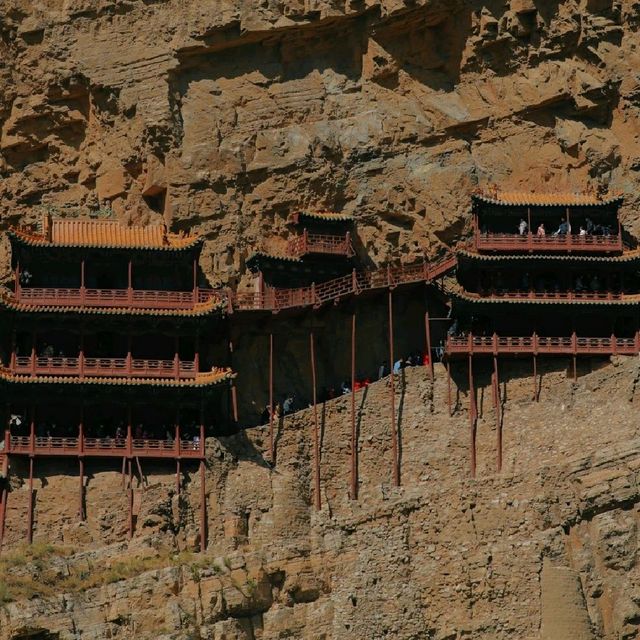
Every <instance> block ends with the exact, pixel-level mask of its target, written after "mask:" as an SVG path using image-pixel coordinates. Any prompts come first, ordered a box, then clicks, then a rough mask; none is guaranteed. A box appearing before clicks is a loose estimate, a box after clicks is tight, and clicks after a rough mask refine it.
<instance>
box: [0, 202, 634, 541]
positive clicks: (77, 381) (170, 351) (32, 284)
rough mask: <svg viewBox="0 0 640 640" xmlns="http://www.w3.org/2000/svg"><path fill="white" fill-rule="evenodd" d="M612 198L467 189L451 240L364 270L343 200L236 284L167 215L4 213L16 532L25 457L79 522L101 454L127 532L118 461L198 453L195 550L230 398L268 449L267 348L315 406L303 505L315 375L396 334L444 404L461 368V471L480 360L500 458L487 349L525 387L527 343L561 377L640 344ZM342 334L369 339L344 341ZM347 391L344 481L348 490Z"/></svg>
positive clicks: (1, 443)
mask: <svg viewBox="0 0 640 640" xmlns="http://www.w3.org/2000/svg"><path fill="white" fill-rule="evenodd" d="M620 204H621V199H620V198H618V197H611V198H601V197H597V196H595V195H593V194H581V195H574V194H552V195H541V194H521V193H504V192H499V191H497V190H493V191H491V192H488V193H477V194H474V195H473V196H472V203H471V209H472V210H471V219H472V223H473V224H472V234H471V236H470V237H469V238H468V239H467V240H465V241H464V242H461V243H459V244H458V246H456V247H452V248H450V249H449V250H448V251H446V252H444V253H443V255H441V256H440V258H439V259H438V260H435V261H427V260H426V259H423V260H420V261H418V262H416V263H413V264H404V265H396V266H391V265H384V266H382V267H379V268H376V269H367V268H363V267H362V261H363V260H366V255H365V254H364V248H363V247H362V246H359V245H358V243H357V236H356V233H355V229H354V226H355V225H354V221H353V220H352V218H351V216H349V215H346V214H339V213H324V212H320V213H316V212H303V213H299V214H296V215H294V216H292V217H291V219H290V220H289V224H290V232H291V233H290V239H288V240H283V239H280V240H278V239H274V242H273V243H268V245H267V246H266V248H262V249H260V251H257V252H256V253H255V254H254V255H252V256H250V258H249V259H248V260H247V268H248V269H249V270H250V271H251V272H252V273H253V274H254V277H253V284H252V286H251V287H249V288H247V289H245V290H238V291H232V290H226V289H217V290H214V289H212V288H211V287H209V285H208V283H207V280H206V278H205V276H204V274H203V273H201V271H200V269H199V255H200V251H201V248H202V242H203V239H202V238H201V237H199V236H197V235H187V234H173V233H170V232H169V231H168V230H167V229H166V227H165V226H163V225H151V226H147V227H134V226H124V225H121V224H120V223H118V222H116V221H111V220H95V219H56V218H51V217H49V216H46V217H45V218H44V219H43V221H42V223H41V224H40V225H39V226H38V228H12V229H11V230H10V231H9V232H8V237H9V241H10V244H11V252H12V253H11V261H12V268H13V272H14V277H13V282H12V284H11V285H10V286H9V287H6V288H4V289H0V362H1V364H0V400H1V401H2V403H3V405H4V408H5V427H4V430H0V472H1V473H0V477H2V476H3V477H4V478H6V477H7V472H8V467H9V463H10V461H11V460H12V459H15V458H23V459H24V460H25V463H26V464H25V474H26V467H27V466H28V473H29V494H28V495H29V496H30V505H29V510H28V514H29V521H28V522H27V523H26V524H25V528H26V538H27V539H28V540H31V539H32V536H33V507H34V505H33V501H34V491H33V477H34V466H36V465H38V463H39V462H40V461H42V460H44V459H53V458H55V459H60V458H65V459H66V460H73V461H74V465H75V464H77V465H78V467H77V468H78V472H79V486H78V517H79V518H81V519H84V518H85V517H86V505H85V488H86V477H87V474H86V469H85V465H86V464H87V463H88V462H90V459H95V458H101V459H103V460H104V459H112V460H113V461H114V462H115V464H116V465H117V468H118V469H121V471H122V475H123V480H124V481H125V483H126V486H127V490H128V491H129V535H130V536H132V535H133V533H134V527H135V517H136V506H135V500H134V492H133V487H132V476H133V475H134V474H136V473H138V474H139V475H140V476H142V475H143V474H142V469H141V468H142V466H143V465H144V464H145V461H146V460H156V461H158V460H159V461H162V460H164V461H166V462H168V463H170V464H172V465H175V470H176V491H177V492H179V491H180V490H181V485H182V472H181V469H182V468H183V467H184V468H185V469H186V468H187V465H191V466H192V467H193V466H195V468H196V469H199V473H200V477H201V492H202V495H201V498H202V500H201V513H200V529H201V538H200V539H201V549H205V548H206V545H207V532H206V499H205V491H206V489H205V458H206V447H205V441H206V438H207V437H208V436H217V435H221V434H225V433H229V432H230V431H234V430H236V429H238V428H242V427H247V426H253V425H254V424H256V423H255V420H257V419H258V418H257V416H256V418H255V420H254V421H253V422H250V420H249V419H248V418H247V412H246V410H245V409H246V408H247V407H249V408H250V407H254V408H253V409H251V411H254V412H255V410H256V409H257V410H258V411H262V410H263V409H264V408H265V404H264V403H265V402H266V403H267V409H268V411H267V414H266V415H267V418H266V419H267V420H268V423H269V424H268V428H269V432H268V434H269V441H268V442H269V452H268V459H269V461H270V462H271V464H275V463H276V456H275V449H274V447H275V446H276V441H277V438H276V439H274V431H275V425H274V413H275V406H276V404H277V402H278V399H279V398H278V397H277V396H278V395H279V394H282V393H283V390H282V389H278V388H277V382H276V381H275V378H276V374H277V373H278V372H277V369H278V360H279V362H280V364H279V366H280V367H283V366H285V365H286V363H287V362H292V361H294V362H296V363H299V362H304V366H302V367H301V368H300V372H301V374H300V375H296V376H294V377H295V378H296V383H299V384H300V385H301V386H300V389H296V390H294V391H295V392H296V393H299V394H300V397H301V398H303V403H302V405H301V406H306V405H307V404H309V405H311V406H312V407H313V409H314V410H313V411H312V412H311V418H310V420H311V421H312V424H311V429H312V443H313V446H312V461H311V464H312V476H313V485H314V486H313V495H314V503H315V506H316V508H318V509H319V508H320V507H321V503H320V495H321V492H320V484H321V470H320V465H321V455H320V450H321V445H320V436H319V434H320V424H319V418H318V413H319V412H318V411H317V405H318V404H320V403H321V402H323V401H324V400H325V399H326V398H323V394H322V393H321V389H322V388H323V387H325V385H340V382H341V380H342V381H346V384H347V387H349V388H350V390H354V389H357V388H358V386H357V385H356V382H357V380H358V372H359V371H361V367H363V368H365V369H366V372H365V373H366V377H369V376H371V379H372V380H375V379H376V378H377V376H376V374H375V373H374V370H373V369H374V367H375V372H377V371H378V367H379V365H380V363H381V362H382V361H383V360H386V361H387V363H390V364H393V363H395V362H396V360H397V358H398V357H401V358H404V357H406V356H407V354H408V353H409V349H412V353H413V356H415V353H416V349H417V350H418V359H419V360H420V361H421V362H423V363H424V364H428V365H429V374H430V376H431V377H432V378H433V376H434V367H433V362H434V360H438V359H441V360H442V362H443V364H444V365H445V369H446V371H447V374H448V389H449V393H448V402H449V413H450V414H451V413H452V387H453V381H454V380H455V381H456V382H457V383H458V385H459V386H461V387H467V384H468V387H467V388H468V390H469V394H468V397H469V422H470V434H471V435H470V467H471V472H472V474H475V437H476V435H475V434H476V423H477V419H478V409H477V402H476V391H477V390H476V381H475V374H476V373H477V372H478V370H479V368H482V369H483V370H485V371H491V378H492V389H493V400H494V405H495V407H496V417H497V418H496V419H497V433H498V446H497V451H498V460H497V469H498V470H500V469H501V465H502V428H503V424H502V415H501V413H502V412H501V406H502V402H501V400H500V385H499V381H500V366H499V365H500V364H501V359H503V358H505V357H510V358H511V357H517V358H520V359H522V358H526V359H527V360H530V362H531V366H532V372H533V379H534V383H535V386H534V389H532V398H533V399H535V400H537V399H538V380H539V376H538V360H539V358H540V357H543V356H544V357H556V358H557V357H560V358H564V359H565V360H566V361H567V362H568V363H569V371H570V372H571V371H572V372H573V376H574V378H575V377H576V376H577V368H576V361H577V359H578V358H582V357H585V358H591V357H594V356H595V357H600V358H602V357H608V356H612V355H617V354H621V355H636V354H639V353H640V334H639V328H640V269H639V267H640V250H639V249H638V248H637V247H636V243H635V241H634V240H633V238H632V237H631V236H629V235H628V234H626V233H625V231H624V229H623V228H622V226H621V224H620V221H619V218H618V209H619V206H620ZM335 307H340V308H339V309H335ZM279 325H281V330H280V331H278V326H279ZM326 327H329V328H328V329H326V330H325V329H323V328H326ZM294 330H295V331H296V332H297V337H295V338H294V336H293V335H292V332H293V331H294ZM323 331H325V333H326V335H324V334H323ZM358 332H363V335H364V337H362V336H361V337H360V340H361V341H363V342H364V340H365V338H366V343H367V344H366V349H365V348H362V347H363V344H362V343H361V346H360V347H359V348H356V345H357V343H358ZM274 336H275V340H274ZM336 336H341V338H340V342H341V344H339V345H337V344H335V341H336ZM372 336H373V337H372ZM342 342H344V344H342ZM378 343H380V344H378ZM234 344H235V347H234ZM238 344H240V348H239V349H238V348H237V346H238ZM300 345H302V347H300ZM323 345H324V348H323ZM301 348H302V349H304V350H305V351H306V352H307V353H304V354H303V353H300V349H301ZM257 351H260V353H257ZM420 351H421V352H422V353H420ZM426 356H428V357H426ZM292 358H293V360H292ZM258 360H260V362H258ZM264 363H267V364H264ZM307 363H308V364H307ZM413 363H414V364H415V357H414V360H413ZM387 366H388V365H387ZM236 371H238V372H240V373H239V374H238V375H237V374H236ZM307 371H308V376H307V373H306V372H307ZM279 373H280V375H283V370H282V368H280V372H279ZM372 374H373V375H372ZM387 375H388V373H387ZM329 376H334V378H335V376H340V379H331V380H330V379H328V378H329ZM389 381H390V383H389V384H388V388H389V394H390V395H389V416H388V419H389V438H390V441H389V448H390V451H391V452H392V461H393V468H392V469H391V470H390V476H391V478H392V481H393V482H394V484H396V485H399V484H400V483H401V478H402V470H401V456H400V454H399V452H400V451H401V449H402V446H401V445H402V443H401V441H400V439H401V437H402V436H401V434H402V429H401V428H399V427H400V424H399V423H400V421H401V409H400V407H399V406H398V404H397V398H396V397H395V394H396V389H397V381H395V382H394V375H391V376H390V377H389ZM303 387H304V388H303ZM286 391H287V392H289V391H290V389H287V390H286ZM347 391H349V389H347ZM354 396H355V394H354V393H351V409H350V412H349V419H350V421H351V427H352V428H351V436H350V445H349V450H350V452H351V453H350V454H349V455H350V462H349V469H350V489H349V491H350V496H351V498H353V499H356V498H357V495H358V486H359V484H358V483H359V480H358V453H357V451H358V445H359V442H358V438H359V435H358V429H357V426H356V425H357V409H356V402H355V400H354ZM328 397H331V396H328ZM239 406H240V408H241V410H240V411H239V409H238V407H239ZM239 415H241V416H242V422H241V423H240V422H239ZM345 464H346V462H345ZM8 489H9V488H8V483H7V482H6V481H5V482H4V483H1V484H0V548H1V545H2V538H3V535H4V520H5V512H6V505H7V500H8V499H9V490H8Z"/></svg>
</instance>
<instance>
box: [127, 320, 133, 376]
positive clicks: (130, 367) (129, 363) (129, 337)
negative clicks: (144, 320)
mask: <svg viewBox="0 0 640 640" xmlns="http://www.w3.org/2000/svg"><path fill="white" fill-rule="evenodd" d="M132 366H133V363H132V357H131V329H129V332H128V333H127V376H128V377H131V371H132Z"/></svg>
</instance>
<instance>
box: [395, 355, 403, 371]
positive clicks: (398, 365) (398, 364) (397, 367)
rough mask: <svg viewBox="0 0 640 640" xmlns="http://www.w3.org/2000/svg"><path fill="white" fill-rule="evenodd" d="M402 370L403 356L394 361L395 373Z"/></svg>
mask: <svg viewBox="0 0 640 640" xmlns="http://www.w3.org/2000/svg"><path fill="white" fill-rule="evenodd" d="M401 371H402V358H400V359H399V360H396V361H395V362H394V363H393V373H400V372H401Z"/></svg>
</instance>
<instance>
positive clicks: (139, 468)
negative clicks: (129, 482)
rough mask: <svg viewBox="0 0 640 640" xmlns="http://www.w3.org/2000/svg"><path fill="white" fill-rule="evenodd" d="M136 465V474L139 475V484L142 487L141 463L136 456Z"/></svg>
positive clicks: (143, 484) (143, 483)
mask: <svg viewBox="0 0 640 640" xmlns="http://www.w3.org/2000/svg"><path fill="white" fill-rule="evenodd" d="M136 466H137V467H138V475H139V476H140V486H141V487H142V488H143V489H144V486H145V482H144V474H143V473H142V465H141V464H140V457H139V456H136Z"/></svg>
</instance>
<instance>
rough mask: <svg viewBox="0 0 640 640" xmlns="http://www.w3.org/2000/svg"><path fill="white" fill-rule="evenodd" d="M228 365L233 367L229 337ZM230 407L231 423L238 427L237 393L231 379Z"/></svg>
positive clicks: (231, 346) (231, 344) (231, 343)
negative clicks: (231, 411) (231, 413)
mask: <svg viewBox="0 0 640 640" xmlns="http://www.w3.org/2000/svg"><path fill="white" fill-rule="evenodd" d="M229 364H230V365H231V366H232V367H233V340H232V339H231V337H229ZM231 407H232V410H233V421H234V423H235V425H236V427H237V426H238V393H237V390H236V383H235V380H234V379H233V378H231Z"/></svg>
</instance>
